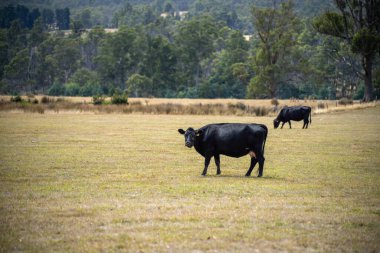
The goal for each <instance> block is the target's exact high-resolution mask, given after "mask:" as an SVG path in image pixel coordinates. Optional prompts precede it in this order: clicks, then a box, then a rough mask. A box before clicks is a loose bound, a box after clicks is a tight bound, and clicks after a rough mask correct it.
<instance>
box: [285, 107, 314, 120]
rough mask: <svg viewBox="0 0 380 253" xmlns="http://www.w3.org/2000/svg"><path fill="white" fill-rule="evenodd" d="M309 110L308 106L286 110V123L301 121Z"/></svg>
mask: <svg viewBox="0 0 380 253" xmlns="http://www.w3.org/2000/svg"><path fill="white" fill-rule="evenodd" d="M310 111H311V108H310V107H308V106H293V107H288V108H286V111H285V116H284V118H285V119H286V121H289V120H295V121H300V120H303V119H304V118H305V117H306V116H308V115H309V113H310Z"/></svg>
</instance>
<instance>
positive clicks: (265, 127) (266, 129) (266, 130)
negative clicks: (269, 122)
mask: <svg viewBox="0 0 380 253" xmlns="http://www.w3.org/2000/svg"><path fill="white" fill-rule="evenodd" d="M262 127H263V128H264V129H265V135H264V140H263V147H262V151H261V152H262V154H263V156H264V150H265V142H266V141H267V136H268V128H267V126H266V125H262Z"/></svg>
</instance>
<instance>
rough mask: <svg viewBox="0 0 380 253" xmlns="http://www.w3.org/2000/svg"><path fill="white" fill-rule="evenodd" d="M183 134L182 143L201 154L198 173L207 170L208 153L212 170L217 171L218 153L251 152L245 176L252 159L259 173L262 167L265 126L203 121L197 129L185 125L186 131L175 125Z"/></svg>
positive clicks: (248, 173)
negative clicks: (212, 166) (200, 169)
mask: <svg viewBox="0 0 380 253" xmlns="http://www.w3.org/2000/svg"><path fill="white" fill-rule="evenodd" d="M178 132H179V133H180V134H183V135H185V145H186V147H188V148H191V147H192V146H194V147H195V150H196V151H197V152H198V153H199V154H201V155H202V156H203V157H204V158H205V167H204V170H203V173H202V175H203V176H205V175H206V173H207V168H208V165H209V164H210V160H211V157H214V160H215V164H216V168H217V170H216V174H217V175H219V174H220V173H221V171H220V155H226V156H231V157H236V158H238V157H242V156H245V155H247V154H249V155H250V156H251V165H250V166H249V169H248V171H247V173H246V174H245V176H247V177H249V176H250V175H251V172H252V170H253V168H254V167H255V165H256V163H257V162H259V175H258V176H259V177H261V176H263V170H264V160H265V158H264V147H265V141H266V138H267V135H268V128H267V127H266V126H265V125H260V124H239V123H222V124H210V125H206V126H204V127H202V128H200V129H198V130H194V129H193V128H191V127H190V128H188V129H187V130H186V131H184V130H183V129H178Z"/></svg>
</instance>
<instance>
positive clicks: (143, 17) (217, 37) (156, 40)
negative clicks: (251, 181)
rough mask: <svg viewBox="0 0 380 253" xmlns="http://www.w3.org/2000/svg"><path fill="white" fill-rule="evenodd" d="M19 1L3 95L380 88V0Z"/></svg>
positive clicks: (212, 94) (6, 4) (342, 92)
mask: <svg viewBox="0 0 380 253" xmlns="http://www.w3.org/2000/svg"><path fill="white" fill-rule="evenodd" d="M15 2H16V1H9V0H8V1H7V0H3V1H1V4H0V52H1V53H0V93H6V94H16V93H44V94H50V95H68V96H78V95H79V96H94V95H103V94H107V95H112V94H115V93H120V92H122V91H123V92H126V93H128V95H129V96H136V97H191V98H195V97H204V98H231V97H232V98H273V97H278V98H290V97H295V98H305V97H313V98H319V99H333V98H340V97H350V98H356V99H361V98H363V97H365V98H366V100H372V99H373V98H375V97H376V96H379V97H380V68H379V66H380V61H379V54H378V48H380V35H379V29H378V28H379V27H380V26H379V25H378V24H379V23H380V17H379V15H377V14H378V13H379V11H380V2H379V1H370V3H371V4H372V5H371V6H364V0H355V1H354V0H340V1H339V3H342V4H341V5H340V6H335V5H333V4H332V2H334V1H331V0H293V1H292V0H271V1H268V0H155V1H145V0H69V1H59V0H28V1H27V0H19V1H17V3H15ZM343 3H344V4H343ZM339 8H341V9H342V10H343V11H342V10H340V11H341V12H340V13H339ZM347 8H348V9H347ZM350 8H351V9H350ZM344 9H346V10H344ZM364 10H365V11H364ZM342 13H343V14H344V15H359V16H358V17H349V16H348V17H342V15H343V14H342ZM368 18H369V19H370V20H367V21H368V22H362V20H366V19H368ZM345 20H348V22H346V23H344V22H343V21H345ZM357 20H359V21H360V23H358V24H356V23H355V22H356V21H357ZM363 24H364V25H365V24H367V26H366V27H365V26H363ZM348 26H350V27H348ZM361 26H363V27H361Z"/></svg>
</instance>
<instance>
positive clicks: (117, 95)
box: [111, 89, 128, 105]
mask: <svg viewBox="0 0 380 253" xmlns="http://www.w3.org/2000/svg"><path fill="white" fill-rule="evenodd" d="M111 104H115V105H120V104H128V95H127V93H126V92H125V91H124V92H122V91H120V90H119V89H116V90H115V92H114V94H113V96H112V97H111Z"/></svg>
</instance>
